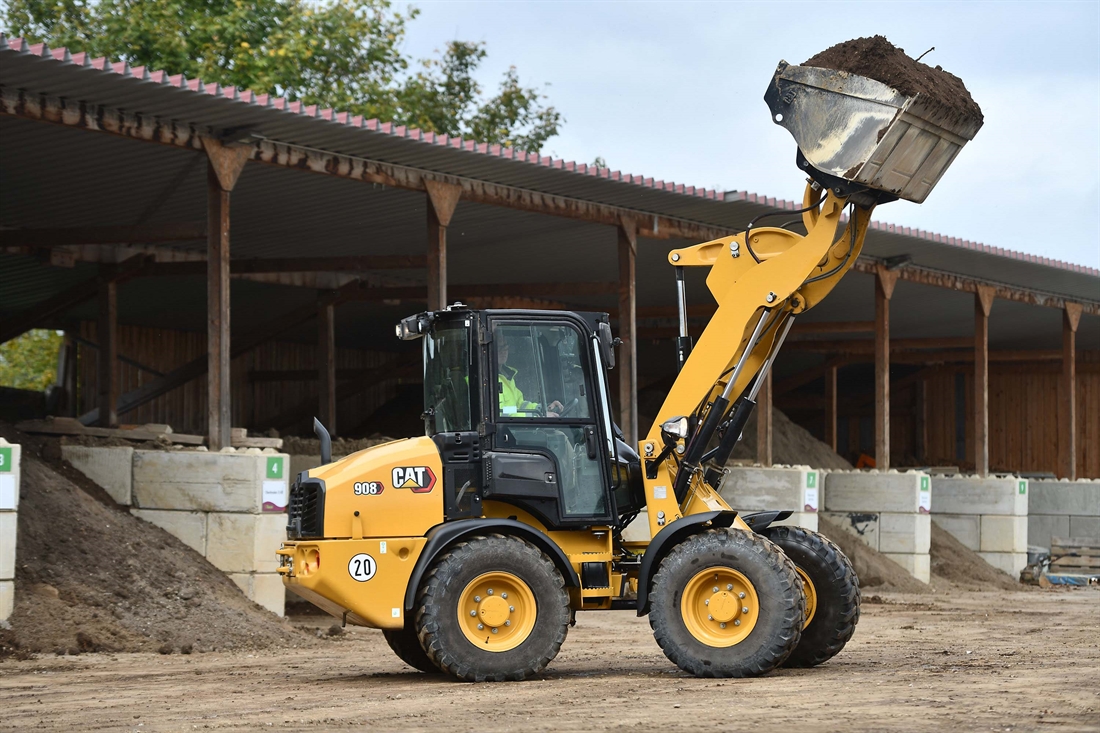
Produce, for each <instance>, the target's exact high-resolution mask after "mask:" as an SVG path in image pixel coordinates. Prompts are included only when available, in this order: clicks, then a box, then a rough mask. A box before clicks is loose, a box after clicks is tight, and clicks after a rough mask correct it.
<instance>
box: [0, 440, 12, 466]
mask: <svg viewBox="0 0 1100 733" xmlns="http://www.w3.org/2000/svg"><path fill="white" fill-rule="evenodd" d="M10 470H11V447H10V446H9V447H5V448H0V472H6V471H10Z"/></svg>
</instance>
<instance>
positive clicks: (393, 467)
mask: <svg viewBox="0 0 1100 733" xmlns="http://www.w3.org/2000/svg"><path fill="white" fill-rule="evenodd" d="M309 475H310V478H319V479H321V480H322V481H324V482H325V526H324V532H325V538H326V539H336V538H349V539H361V538H364V537H422V536H423V535H424V533H425V532H427V531H428V530H429V529H431V528H432V527H434V526H435V525H437V524H439V523H440V522H442V521H443V465H442V462H441V461H440V458H439V451H438V449H436V446H435V443H433V442H432V440H431V438H427V437H420V438H409V439H407V440H395V441H394V442H392V443H383V444H382V445H376V446H374V447H372V448H367V449H366V450H361V451H358V452H357V453H352V454H351V455H350V456H347V457H346V458H342V459H341V460H339V461H335V462H333V463H330V464H328V465H325V466H320V467H318V468H313V469H310V471H309Z"/></svg>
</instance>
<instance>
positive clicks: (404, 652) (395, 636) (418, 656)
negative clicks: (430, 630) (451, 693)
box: [382, 624, 439, 674]
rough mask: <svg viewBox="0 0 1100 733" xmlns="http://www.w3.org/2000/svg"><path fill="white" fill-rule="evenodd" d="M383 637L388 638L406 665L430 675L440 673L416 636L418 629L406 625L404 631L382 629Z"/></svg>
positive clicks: (392, 647)
mask: <svg viewBox="0 0 1100 733" xmlns="http://www.w3.org/2000/svg"><path fill="white" fill-rule="evenodd" d="M382 636H384V637H385V638H386V643H387V644H389V645H390V649H392V650H393V653H394V654H396V655H397V656H398V658H399V659H400V660H401V661H402V662H404V663H405V664H407V665H409V666H410V667H412V668H413V669H418V670H420V671H421V672H427V673H428V674H433V673H434V674H438V673H439V668H438V667H436V666H435V665H434V664H432V660H430V659H428V655H427V654H425V653H424V649H423V647H421V646H420V639H418V638H417V636H416V629H415V628H413V627H412V625H411V624H406V626H405V628H403V629H382Z"/></svg>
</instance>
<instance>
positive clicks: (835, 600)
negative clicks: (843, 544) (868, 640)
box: [764, 527, 860, 667]
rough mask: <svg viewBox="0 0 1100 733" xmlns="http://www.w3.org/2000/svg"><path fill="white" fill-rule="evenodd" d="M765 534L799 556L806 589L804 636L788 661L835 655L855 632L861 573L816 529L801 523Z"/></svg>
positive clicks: (799, 663) (813, 662)
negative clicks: (800, 525)
mask: <svg viewBox="0 0 1100 733" xmlns="http://www.w3.org/2000/svg"><path fill="white" fill-rule="evenodd" d="M764 536H766V537H767V538H768V539H770V540H771V541H772V542H774V543H775V544H777V545H779V547H781V548H782V549H783V552H785V553H787V557H789V558H790V559H791V560H792V561H793V562H794V564H795V566H796V567H797V568H798V574H799V576H801V578H802V585H803V589H804V591H805V594H806V608H807V614H806V619H805V621H804V628H803V629H802V639H801V640H800V641H799V642H798V646H797V647H796V648H795V650H794V652H792V653H791V656H790V657H788V658H787V661H786V662H785V664H786V666H788V667H815V666H817V665H819V664H821V663H822V662H825V661H828V660H829V659H832V658H833V657H834V656H836V655H837V654H838V653H839V652H840V650H841V649H843V648H844V645H845V644H847V643H848V640H849V639H851V638H852V634H853V633H855V630H856V624H857V623H858V622H859V603H860V596H859V579H858V578H856V573H855V570H853V569H852V563H851V562H850V561H849V560H848V558H847V557H846V556H845V555H844V553H843V552H841V550H840V548H839V547H837V546H836V545H835V544H834V543H833V542H832V541H830V540H829V539H827V538H826V537H824V536H822V535H820V534H818V533H817V532H811V531H810V530H808V529H803V528H802V527H769V528H768V529H766V530H764Z"/></svg>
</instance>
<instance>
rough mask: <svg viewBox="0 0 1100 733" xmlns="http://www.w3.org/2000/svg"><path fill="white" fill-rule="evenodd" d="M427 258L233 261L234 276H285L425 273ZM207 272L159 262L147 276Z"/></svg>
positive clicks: (195, 265)
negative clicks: (396, 271) (293, 273)
mask: <svg viewBox="0 0 1100 733" xmlns="http://www.w3.org/2000/svg"><path fill="white" fill-rule="evenodd" d="M427 262H428V258H427V257H426V256H424V255H359V256H351V257H272V258H266V257H264V258H253V259H241V260H233V259H231V260H230V261H229V272H230V274H232V275H265V274H272V273H283V272H368V271H370V270H422V269H424V268H425V267H426V266H427ZM205 272H206V262H205V260H201V259H200V260H191V261H187V262H155V263H152V264H150V265H149V268H148V270H147V271H146V272H143V273H142V275H143V276H146V275H148V276H150V277H185V276H187V275H202V274H204V273H205Z"/></svg>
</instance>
